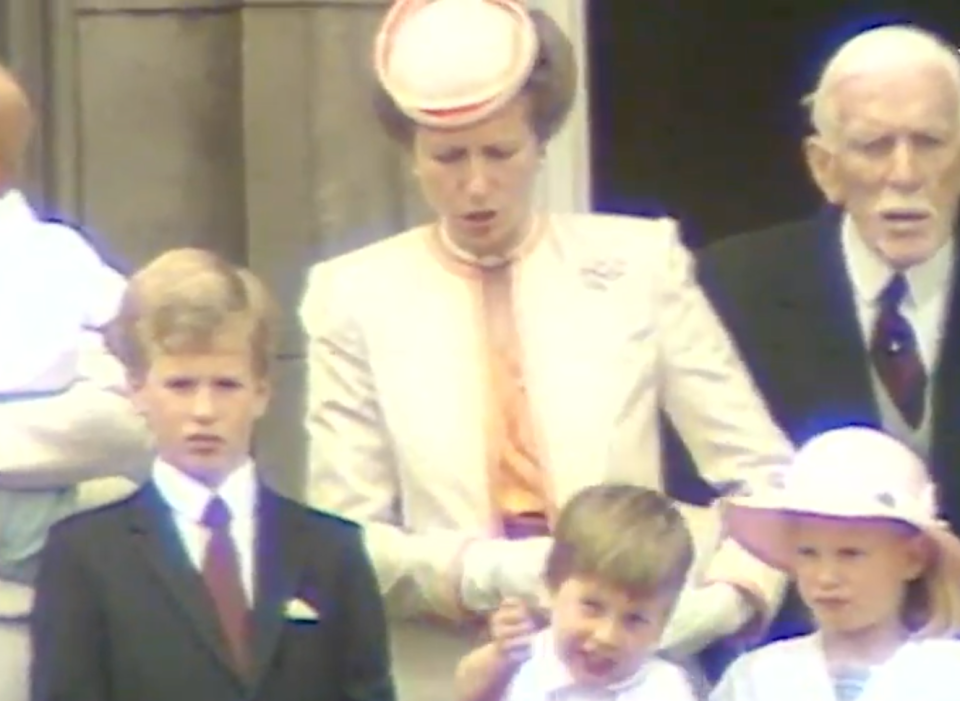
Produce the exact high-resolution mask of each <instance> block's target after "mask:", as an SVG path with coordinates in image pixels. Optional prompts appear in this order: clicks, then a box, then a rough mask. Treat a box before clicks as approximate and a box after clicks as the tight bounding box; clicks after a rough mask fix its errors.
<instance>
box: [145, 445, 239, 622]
mask: <svg viewBox="0 0 960 701" xmlns="http://www.w3.org/2000/svg"><path fill="white" fill-rule="evenodd" d="M152 477H153V482H154V484H156V485H157V489H158V490H159V492H160V496H161V497H163V500H164V501H166V502H167V504H169V505H170V507H171V508H172V509H173V512H174V519H175V523H176V525H177V530H178V532H179V533H180V538H181V539H182V541H183V546H184V549H185V550H186V551H187V556H188V557H189V558H190V562H192V563H193V566H194V567H196V568H197V570H198V571H201V570H202V569H203V560H204V556H205V555H206V551H207V542H208V541H209V539H210V532H209V531H208V530H207V529H206V528H205V527H204V526H203V512H204V511H205V510H206V508H207V505H208V504H209V503H210V500H211V499H212V498H213V497H214V496H219V497H220V498H221V499H223V501H224V502H225V503H226V505H227V508H229V509H230V516H231V520H230V534H231V536H232V537H233V541H234V544H235V546H236V548H237V553H238V556H239V559H240V575H241V578H242V580H243V581H242V584H243V590H244V592H245V593H246V595H247V601H248V602H251V603H252V602H253V600H254V595H255V589H254V586H255V585H254V581H255V578H254V571H255V567H256V565H255V553H256V548H255V543H256V507H257V478H256V471H255V469H254V466H253V463H252V462H250V461H248V462H247V463H245V464H244V465H242V466H241V467H239V468H238V469H236V470H235V471H233V472H232V473H230V475H229V476H228V477H227V479H226V480H224V482H223V484H221V485H220V488H219V489H218V490H217V491H216V492H211V491H210V490H209V489H208V488H207V487H205V486H204V485H202V484H200V483H199V482H197V481H196V480H194V479H192V478H191V477H188V476H187V475H185V474H184V473H183V472H181V471H180V470H178V469H177V468H175V467H173V466H172V465H169V464H168V463H166V462H164V461H162V460H157V461H156V462H155V463H154V466H153V474H152Z"/></svg>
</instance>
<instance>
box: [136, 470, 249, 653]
mask: <svg viewBox="0 0 960 701" xmlns="http://www.w3.org/2000/svg"><path fill="white" fill-rule="evenodd" d="M131 506H132V511H131V519H130V530H131V535H132V536H133V537H134V538H135V539H136V540H137V541H138V545H139V546H140V551H141V552H142V553H143V554H144V556H145V558H146V559H147V561H148V563H149V564H150V566H151V567H152V569H153V571H154V573H155V574H156V576H157V579H158V580H159V581H160V582H161V583H162V584H163V586H164V589H165V590H166V591H167V593H168V594H170V596H171V598H172V599H173V600H174V602H175V603H176V604H177V608H178V609H179V610H180V611H181V612H182V613H183V614H184V616H185V618H186V619H187V621H188V622H189V624H190V626H191V628H192V629H193V630H194V631H195V632H196V634H197V635H198V636H199V637H200V639H201V640H202V641H203V642H204V643H205V647H206V648H208V649H209V650H210V651H211V652H212V653H213V655H214V656H215V657H216V659H217V660H219V662H220V663H221V664H223V665H224V667H226V668H227V669H228V670H229V671H230V672H234V666H233V663H232V661H231V658H230V652H229V649H228V647H227V643H226V640H225V638H224V636H223V633H222V631H221V628H220V621H219V619H218V618H217V613H216V610H215V609H214V607H213V602H212V601H211V599H210V596H209V594H208V593H207V589H206V585H205V584H204V583H203V578H202V577H201V575H200V573H199V572H198V571H197V569H196V567H194V565H193V563H191V562H190V559H189V557H188V555H187V552H186V550H185V549H184V547H183V541H182V539H181V536H180V533H179V532H178V531H177V527H176V523H175V522H174V520H173V515H172V513H171V511H170V508H169V507H168V506H167V505H166V503H164V501H163V498H162V497H161V496H160V493H159V492H158V491H157V490H156V488H155V487H154V485H153V483H152V482H148V483H147V484H146V485H145V486H144V487H143V488H142V489H141V490H140V493H139V494H138V495H137V497H136V498H135V499H134V501H133V502H132V505H131Z"/></svg>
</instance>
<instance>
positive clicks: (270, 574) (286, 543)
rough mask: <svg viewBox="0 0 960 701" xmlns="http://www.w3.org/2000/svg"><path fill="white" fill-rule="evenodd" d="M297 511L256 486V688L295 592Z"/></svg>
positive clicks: (299, 552)
mask: <svg viewBox="0 0 960 701" xmlns="http://www.w3.org/2000/svg"><path fill="white" fill-rule="evenodd" d="M297 516H298V514H297V513H296V512H295V511H292V510H291V509H288V508H285V504H284V502H283V501H282V500H281V499H280V497H279V496H277V495H276V494H275V493H274V492H272V491H271V490H269V489H265V488H262V487H261V489H260V499H259V514H258V522H257V544H256V548H257V557H256V572H257V574H256V581H257V591H256V597H255V600H256V603H255V605H254V610H253V655H254V670H253V676H252V678H251V687H252V688H256V687H257V685H258V684H259V683H260V682H261V681H262V679H263V676H264V674H265V673H266V672H267V671H268V670H269V669H270V662H271V661H272V659H273V655H274V653H275V652H276V650H277V644H278V642H279V640H280V634H281V632H282V630H283V626H284V623H285V620H286V618H285V612H284V606H285V604H286V602H287V601H289V600H290V599H291V598H292V597H295V596H297V595H298V591H297V587H298V585H299V583H300V579H301V576H300V575H301V570H302V569H303V562H304V543H303V538H302V536H301V535H300V533H299V530H300V522H299V519H298V518H297Z"/></svg>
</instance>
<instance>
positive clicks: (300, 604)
mask: <svg viewBox="0 0 960 701" xmlns="http://www.w3.org/2000/svg"><path fill="white" fill-rule="evenodd" d="M283 616H284V618H286V619H288V620H291V621H319V620H320V614H319V613H318V612H317V610H316V609H315V608H313V606H311V605H310V604H308V603H307V602H306V601H304V600H303V599H290V600H289V601H288V602H287V603H286V604H285V605H284V607H283Z"/></svg>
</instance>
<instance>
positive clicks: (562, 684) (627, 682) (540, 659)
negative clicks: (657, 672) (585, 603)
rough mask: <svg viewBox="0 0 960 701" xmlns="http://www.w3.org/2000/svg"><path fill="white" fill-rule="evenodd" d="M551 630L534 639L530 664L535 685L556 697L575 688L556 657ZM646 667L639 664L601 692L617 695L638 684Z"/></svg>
mask: <svg viewBox="0 0 960 701" xmlns="http://www.w3.org/2000/svg"><path fill="white" fill-rule="evenodd" d="M555 640H556V639H555V637H554V634H553V628H547V629H546V630H543V631H541V632H540V633H538V634H537V636H536V638H534V641H533V646H532V651H531V656H530V664H532V665H534V669H535V673H536V678H537V683H538V686H539V687H540V689H542V690H543V692H544V694H545V695H546V696H547V697H548V698H550V697H556V696H558V695H561V694H563V693H565V692H568V691H572V690H574V689H576V688H577V686H578V685H577V683H576V682H575V681H574V679H573V676H572V675H571V674H570V670H569V669H567V665H566V664H564V662H563V660H561V659H560V657H559V656H558V655H557V648H556V642H555ZM647 669H648V665H646V664H641V665H640V666H639V667H638V668H637V671H636V672H634V673H633V674H632V675H630V676H629V677H627V678H626V679H621V680H620V681H618V682H614V683H613V684H608V685H606V686H604V687H603V688H602V689H601V690H602V691H605V692H608V693H610V694H619V693H622V692H624V691H627V690H629V689H632V688H634V687H636V686H637V685H638V684H640V683H641V682H642V681H643V680H644V678H645V677H646V675H647Z"/></svg>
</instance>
